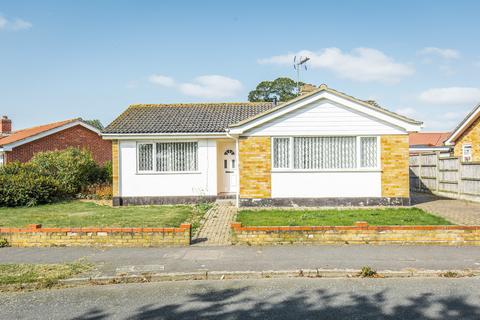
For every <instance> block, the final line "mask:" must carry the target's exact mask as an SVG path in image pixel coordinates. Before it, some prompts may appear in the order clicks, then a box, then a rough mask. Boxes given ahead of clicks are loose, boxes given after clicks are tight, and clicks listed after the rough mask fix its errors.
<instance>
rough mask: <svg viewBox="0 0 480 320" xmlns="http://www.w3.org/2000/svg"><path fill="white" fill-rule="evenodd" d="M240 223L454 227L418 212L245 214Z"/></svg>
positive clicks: (307, 211) (390, 210) (242, 214)
mask: <svg viewBox="0 0 480 320" xmlns="http://www.w3.org/2000/svg"><path fill="white" fill-rule="evenodd" d="M237 221H238V222H241V223H242V225H244V226H351V225H353V224H354V223H355V222H356V221H367V222H368V223H369V224H370V225H377V226H380V225H385V226H388V225H449V224H451V223H450V222H449V221H447V220H445V219H443V218H441V217H437V216H434V215H431V214H429V213H427V212H425V211H423V210H421V209H418V208H386V209H339V210H242V211H240V212H239V213H238V216H237Z"/></svg>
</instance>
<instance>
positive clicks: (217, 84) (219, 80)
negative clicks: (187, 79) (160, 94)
mask: <svg viewBox="0 0 480 320" xmlns="http://www.w3.org/2000/svg"><path fill="white" fill-rule="evenodd" d="M241 90H242V83H241V82H240V81H238V80H236V79H232V78H229V77H224V76H219V75H206V76H201V77H197V78H195V79H194V81H193V83H182V84H181V85H180V91H181V92H182V93H183V94H186V95H188V96H193V97H200V98H228V97H231V96H235V95H236V94H238V93H239V92H240V91H241Z"/></svg>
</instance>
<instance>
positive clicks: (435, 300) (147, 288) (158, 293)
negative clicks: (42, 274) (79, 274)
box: [0, 278, 480, 320]
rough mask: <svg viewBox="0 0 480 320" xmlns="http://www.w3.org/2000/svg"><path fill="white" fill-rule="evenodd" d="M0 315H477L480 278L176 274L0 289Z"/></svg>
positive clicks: (319, 316)
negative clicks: (154, 279) (199, 277)
mask: <svg viewBox="0 0 480 320" xmlns="http://www.w3.org/2000/svg"><path fill="white" fill-rule="evenodd" d="M0 318H1V319H92V320H93V319H247V320H248V319H275V320H277V319H335V320H337V319H414V320H420V319H455V320H457V319H476V320H477V319H480V278H462V279H438V278H435V279H427V278H425V279H419V278H415V279H264V280H238V281H179V282H163V283H145V284H129V285H108V286H87V287H78V288H70V289H53V290H41V291H34V292H20V293H2V294H0Z"/></svg>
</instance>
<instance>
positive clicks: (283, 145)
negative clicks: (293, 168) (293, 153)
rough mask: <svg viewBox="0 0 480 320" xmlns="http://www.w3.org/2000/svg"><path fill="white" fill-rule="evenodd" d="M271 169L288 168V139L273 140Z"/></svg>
mask: <svg viewBox="0 0 480 320" xmlns="http://www.w3.org/2000/svg"><path fill="white" fill-rule="evenodd" d="M273 154H274V155H275V156H274V157H273V167H274V168H289V167H290V138H275V139H273Z"/></svg>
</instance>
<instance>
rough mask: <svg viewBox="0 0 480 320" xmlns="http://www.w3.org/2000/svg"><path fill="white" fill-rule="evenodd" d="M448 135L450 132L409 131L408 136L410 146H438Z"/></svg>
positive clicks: (441, 144)
mask: <svg viewBox="0 0 480 320" xmlns="http://www.w3.org/2000/svg"><path fill="white" fill-rule="evenodd" d="M449 136H450V132H415V133H410V134H409V135H408V138H409V140H410V146H430V147H440V146H443V143H444V142H445V140H447V138H448V137H449Z"/></svg>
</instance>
